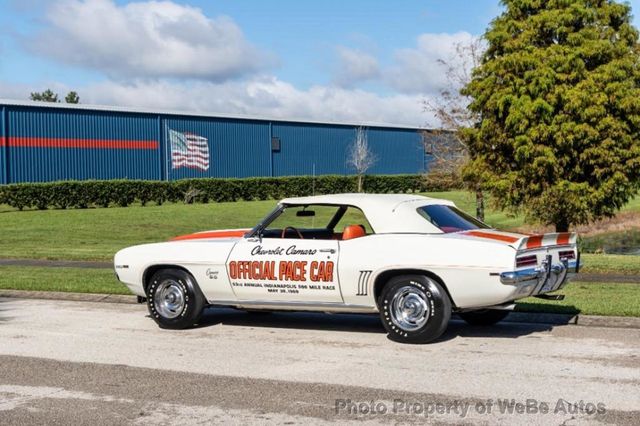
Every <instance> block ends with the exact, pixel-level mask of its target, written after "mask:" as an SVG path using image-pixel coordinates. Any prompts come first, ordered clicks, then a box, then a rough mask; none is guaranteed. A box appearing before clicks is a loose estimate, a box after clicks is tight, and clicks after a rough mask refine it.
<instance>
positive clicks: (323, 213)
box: [114, 194, 580, 343]
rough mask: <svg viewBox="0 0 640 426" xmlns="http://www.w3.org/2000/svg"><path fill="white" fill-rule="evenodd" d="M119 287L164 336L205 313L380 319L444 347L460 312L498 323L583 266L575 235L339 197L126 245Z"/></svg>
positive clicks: (392, 200)
mask: <svg viewBox="0 0 640 426" xmlns="http://www.w3.org/2000/svg"><path fill="white" fill-rule="evenodd" d="M114 261H115V270H116V274H117V276H118V279H119V280H120V281H122V282H123V283H125V284H126V285H127V287H129V289H130V290H131V291H132V292H133V293H134V294H136V295H138V296H140V301H146V303H147V306H148V308H149V312H150V313H151V316H152V317H153V318H154V319H155V321H156V322H157V323H158V324H159V325H160V327H163V328H185V327H190V326H192V325H194V324H196V323H197V322H198V320H199V318H200V316H201V314H202V311H203V310H204V308H205V307H207V306H210V305H220V306H231V307H235V308H239V309H245V310H248V311H269V310H295V311H301V310H305V311H321V312H358V313H379V314H380V317H381V319H382V322H383V324H384V326H385V328H386V330H387V332H388V334H389V337H390V338H391V339H393V340H396V341H400V342H409V343H424V342H429V341H431V340H434V339H436V338H438V337H439V336H440V335H441V334H442V333H443V332H444V330H445V329H446V327H447V323H448V321H449V318H450V317H451V313H452V312H456V313H458V314H459V316H460V317H462V318H463V319H464V320H465V321H467V322H469V323H471V324H493V323H495V322H497V321H500V320H501V319H503V318H504V317H505V316H506V315H507V314H508V313H509V310H510V309H512V308H513V302H514V301H515V300H516V299H520V298H523V297H528V296H539V297H546V298H559V297H561V296H554V295H547V294H546V293H548V292H552V291H555V290H558V289H559V288H561V287H563V286H564V285H565V284H566V283H567V282H568V281H569V279H570V278H571V277H572V276H573V275H575V274H576V273H577V272H578V268H579V265H580V260H579V253H578V250H577V247H576V235H575V234H572V233H551V234H544V235H520V234H514V233H507V232H500V231H496V230H494V229H491V228H490V227H489V226H487V225H486V224H484V223H482V222H480V221H478V220H476V219H474V218H473V217H470V216H469V215H467V214H465V213H463V212H462V211H460V210H459V209H457V208H456V206H455V205H454V204H453V203H452V202H450V201H446V200H439V199H433V198H427V197H422V196H418V195H406V194H402V195H387V194H338V195H320V196H313V197H302V198H288V199H284V200H282V201H280V203H278V205H277V207H276V208H275V210H273V211H272V212H271V213H270V214H269V215H268V216H267V217H266V218H264V220H262V221H261V222H260V223H258V224H257V225H256V226H255V227H254V228H253V229H236V230H224V231H207V232H200V233H195V234H190V235H185V236H181V237H177V238H174V239H173V240H172V241H168V242H163V243H157V244H145V245H140V246H135V247H129V248H126V249H124V250H121V251H119V252H118V253H117V254H116V256H115V260H114Z"/></svg>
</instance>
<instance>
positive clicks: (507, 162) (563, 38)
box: [462, 0, 640, 232]
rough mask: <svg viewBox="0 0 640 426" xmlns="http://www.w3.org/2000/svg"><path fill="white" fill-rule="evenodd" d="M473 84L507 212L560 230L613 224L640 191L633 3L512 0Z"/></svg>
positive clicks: (487, 175)
mask: <svg viewBox="0 0 640 426" xmlns="http://www.w3.org/2000/svg"><path fill="white" fill-rule="evenodd" d="M502 3H503V5H504V6H505V11H504V12H503V13H502V14H501V15H500V16H498V17H497V18H496V19H495V20H494V21H493V22H492V23H491V25H490V27H489V28H488V30H487V32H486V33H485V35H484V37H485V39H486V41H487V43H488V46H487V50H486V52H485V53H484V56H483V61H482V64H481V65H480V66H479V67H477V68H476V69H475V71H474V72H473V78H472V81H471V82H470V83H469V84H468V85H467V86H466V87H465V88H464V89H463V91H462V93H463V94H464V95H465V96H469V97H471V98H472V102H471V104H470V106H469V108H470V109H471V111H472V112H474V113H476V114H479V115H480V116H481V117H482V121H481V122H480V123H478V124H477V125H476V126H474V127H472V128H470V129H468V130H466V131H464V132H463V136H464V138H465V141H466V145H467V147H468V148H469V151H470V156H471V162H470V163H469V165H468V166H467V167H466V169H465V174H467V175H471V176H475V177H476V178H478V179H480V180H481V181H482V182H483V184H484V186H485V188H486V189H488V190H489V191H490V192H491V193H492V195H494V197H495V199H496V201H497V202H498V203H499V205H500V206H501V207H502V208H505V209H509V210H524V211H525V212H526V213H527V215H528V216H529V217H530V218H533V219H535V220H537V221H540V222H542V223H544V224H549V225H555V228H556V230H557V231H559V232H560V231H567V230H568V229H569V227H570V226H572V225H577V224H586V223H589V222H591V221H593V220H597V219H600V218H603V217H611V216H613V215H615V212H616V211H617V210H618V209H620V208H621V207H622V206H623V205H624V204H625V203H627V202H628V200H629V199H630V198H631V197H633V196H634V195H635V194H636V193H637V191H638V189H639V186H640V102H638V99H640V56H639V54H640V49H639V47H638V31H637V30H636V29H635V28H634V27H633V26H632V25H631V14H630V13H631V10H630V7H629V6H628V5H627V4H620V3H617V2H615V1H614V0H548V1H540V0H503V1H502Z"/></svg>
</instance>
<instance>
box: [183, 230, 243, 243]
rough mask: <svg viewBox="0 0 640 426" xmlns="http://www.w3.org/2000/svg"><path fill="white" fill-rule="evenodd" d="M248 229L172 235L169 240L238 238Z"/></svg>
mask: <svg viewBox="0 0 640 426" xmlns="http://www.w3.org/2000/svg"><path fill="white" fill-rule="evenodd" d="M249 231H250V229H233V230H230V231H207V232H196V233H195V234H187V235H180V236H179V237H174V238H172V239H171V241H184V240H203V239H208V238H240V237H243V236H244V234H246V233H247V232H249Z"/></svg>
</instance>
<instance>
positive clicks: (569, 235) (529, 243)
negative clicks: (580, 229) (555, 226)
mask: <svg viewBox="0 0 640 426" xmlns="http://www.w3.org/2000/svg"><path fill="white" fill-rule="evenodd" d="M577 241H578V234H576V233H575V232H552V233H549V234H538V235H529V236H528V237H523V238H520V239H519V240H518V241H516V242H515V243H513V246H514V247H515V248H516V249H517V250H532V249H537V248H541V247H553V246H570V245H574V244H576V242H577Z"/></svg>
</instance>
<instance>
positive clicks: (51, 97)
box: [29, 89, 60, 102]
mask: <svg viewBox="0 0 640 426" xmlns="http://www.w3.org/2000/svg"><path fill="white" fill-rule="evenodd" d="M29 98H30V99H31V100H32V101H41V102H60V100H59V99H58V94H57V93H54V92H53V91H52V90H51V89H47V90H45V91H44V92H41V93H40V92H31V96H30V97H29Z"/></svg>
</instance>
